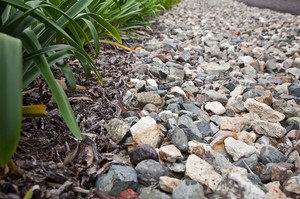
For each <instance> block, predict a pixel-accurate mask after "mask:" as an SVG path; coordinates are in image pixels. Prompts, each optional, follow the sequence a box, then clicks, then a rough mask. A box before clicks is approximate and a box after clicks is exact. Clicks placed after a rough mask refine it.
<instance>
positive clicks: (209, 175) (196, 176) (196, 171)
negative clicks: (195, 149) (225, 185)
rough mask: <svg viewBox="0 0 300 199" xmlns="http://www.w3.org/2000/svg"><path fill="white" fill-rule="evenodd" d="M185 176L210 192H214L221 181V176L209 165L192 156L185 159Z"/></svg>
mask: <svg viewBox="0 0 300 199" xmlns="http://www.w3.org/2000/svg"><path fill="white" fill-rule="evenodd" d="M185 175H186V176H187V177H189V178H191V179H192V180H195V181H197V182H199V183H200V184H203V185H205V186H207V187H209V188H210V189H212V190H215V189H216V188H217V186H218V184H219V183H220V181H221V180H222V176H221V175H220V174H218V173H217V172H216V171H215V170H214V168H213V167H212V166H211V165H210V164H209V163H207V162H206V161H205V160H203V159H201V158H199V157H198V156H196V155H194V154H192V155H190V156H189V157H188V159H187V162H186V170H185Z"/></svg>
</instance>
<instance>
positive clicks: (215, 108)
mask: <svg viewBox="0 0 300 199" xmlns="http://www.w3.org/2000/svg"><path fill="white" fill-rule="evenodd" d="M205 109H206V110H208V111H211V112H213V113H214V114H216V115H222V114H223V113H225V111H226V110H225V107H224V106H223V105H222V104H221V103H220V102H208V103H207V104H206V105H205Z"/></svg>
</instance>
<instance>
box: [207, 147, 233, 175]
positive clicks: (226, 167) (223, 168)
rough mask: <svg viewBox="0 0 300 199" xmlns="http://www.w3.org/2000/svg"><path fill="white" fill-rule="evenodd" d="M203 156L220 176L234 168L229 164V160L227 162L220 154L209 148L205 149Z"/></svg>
mask: <svg viewBox="0 0 300 199" xmlns="http://www.w3.org/2000/svg"><path fill="white" fill-rule="evenodd" d="M203 158H204V160H205V161H206V162H208V163H209V164H210V165H211V166H213V167H214V169H215V170H216V171H217V172H218V173H220V174H221V175H222V176H225V175H227V174H228V173H230V171H231V170H232V169H233V168H234V165H233V164H231V162H229V161H228V160H227V159H226V158H225V157H224V156H223V155H222V154H220V153H218V152H216V151H214V150H211V149H209V150H205V154H204V157H203Z"/></svg>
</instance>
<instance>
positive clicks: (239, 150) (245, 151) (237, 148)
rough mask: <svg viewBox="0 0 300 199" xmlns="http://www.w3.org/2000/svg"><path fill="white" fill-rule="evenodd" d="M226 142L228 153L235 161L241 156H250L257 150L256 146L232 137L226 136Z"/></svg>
mask: <svg viewBox="0 0 300 199" xmlns="http://www.w3.org/2000/svg"><path fill="white" fill-rule="evenodd" d="M224 143H225V148H226V151H227V153H229V154H230V155H231V156H232V158H233V160H234V161H237V160H239V159H240V158H244V157H249V156H250V155H252V154H254V153H255V152H256V148H255V147H254V146H250V145H248V144H246V143H244V142H242V141H239V140H236V139H234V138H232V137H228V138H226V139H225V140H224Z"/></svg>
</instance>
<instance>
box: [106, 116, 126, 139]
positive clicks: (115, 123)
mask: <svg viewBox="0 0 300 199" xmlns="http://www.w3.org/2000/svg"><path fill="white" fill-rule="evenodd" d="M105 128H106V130H107V132H108V134H109V135H110V136H111V138H112V140H113V141H114V142H115V143H117V144H118V143H119V142H121V140H122V139H123V137H124V136H125V135H126V134H127V132H128V131H129V129H130V125H129V124H128V123H126V122H124V121H122V120H120V119H118V118H114V119H111V120H109V122H108V124H107V125H106V126H105Z"/></svg>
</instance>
